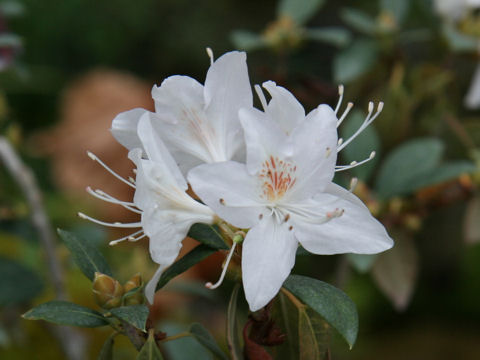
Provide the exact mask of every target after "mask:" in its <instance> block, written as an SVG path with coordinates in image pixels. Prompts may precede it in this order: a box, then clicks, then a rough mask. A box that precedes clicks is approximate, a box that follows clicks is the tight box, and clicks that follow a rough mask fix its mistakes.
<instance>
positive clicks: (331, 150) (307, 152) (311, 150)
mask: <svg viewBox="0 0 480 360" xmlns="http://www.w3.org/2000/svg"><path fill="white" fill-rule="evenodd" d="M291 142H292V145H293V156H292V160H293V163H294V164H295V165H296V166H297V170H296V174H295V175H296V184H295V186H294V187H293V188H292V191H291V192H290V196H291V199H292V200H293V199H295V200H301V199H306V198H308V197H311V196H312V195H314V194H316V193H318V192H320V191H323V190H324V189H325V187H326V186H327V184H329V183H330V182H331V181H332V179H333V176H334V174H335V164H336V161H337V151H336V148H337V117H336V116H335V113H334V111H333V110H332V108H330V107H329V106H328V105H320V106H319V107H317V108H316V109H315V110H313V111H312V112H311V113H310V114H308V116H307V118H306V119H305V121H304V122H303V123H301V124H300V125H298V126H297V127H296V128H295V129H294V130H293V133H292V135H291Z"/></svg>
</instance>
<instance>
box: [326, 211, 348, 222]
mask: <svg viewBox="0 0 480 360" xmlns="http://www.w3.org/2000/svg"><path fill="white" fill-rule="evenodd" d="M344 212H345V210H344V209H338V208H337V209H335V210H334V211H331V212H327V218H328V219H329V220H331V219H334V218H337V217H340V216H342V215H343V213H344Z"/></svg>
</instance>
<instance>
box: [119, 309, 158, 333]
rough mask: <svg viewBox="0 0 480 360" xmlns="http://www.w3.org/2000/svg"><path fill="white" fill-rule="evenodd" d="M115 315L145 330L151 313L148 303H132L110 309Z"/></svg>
mask: <svg viewBox="0 0 480 360" xmlns="http://www.w3.org/2000/svg"><path fill="white" fill-rule="evenodd" d="M110 312H111V313H112V315H113V316H115V317H116V318H119V319H120V320H123V321H125V322H126V323H128V324H130V325H133V326H134V327H136V328H137V329H139V330H142V331H145V325H146V323H147V318H148V314H149V310H148V306H146V305H130V306H121V307H118V308H113V309H111V310H110Z"/></svg>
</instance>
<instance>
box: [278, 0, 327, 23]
mask: <svg viewBox="0 0 480 360" xmlns="http://www.w3.org/2000/svg"><path fill="white" fill-rule="evenodd" d="M324 3H325V0H280V1H279V3H278V5H277V14H278V16H289V17H291V18H292V19H293V20H294V21H295V22H296V23H297V24H300V25H302V24H304V23H306V22H307V21H308V20H310V19H311V18H312V17H313V16H314V15H315V13H316V12H317V11H318V10H319V9H320V7H321V6H323V4H324Z"/></svg>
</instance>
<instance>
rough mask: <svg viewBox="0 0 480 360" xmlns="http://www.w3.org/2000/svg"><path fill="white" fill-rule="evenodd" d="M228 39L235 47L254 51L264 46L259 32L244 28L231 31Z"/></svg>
mask: <svg viewBox="0 0 480 360" xmlns="http://www.w3.org/2000/svg"><path fill="white" fill-rule="evenodd" d="M230 39H231V41H232V43H233V45H234V46H235V48H237V49H243V50H247V51H254V50H258V49H262V48H264V47H265V46H266V43H265V40H264V39H263V37H262V36H261V35H259V34H255V33H253V32H251V31H246V30H235V31H233V32H232V33H231V35H230Z"/></svg>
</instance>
